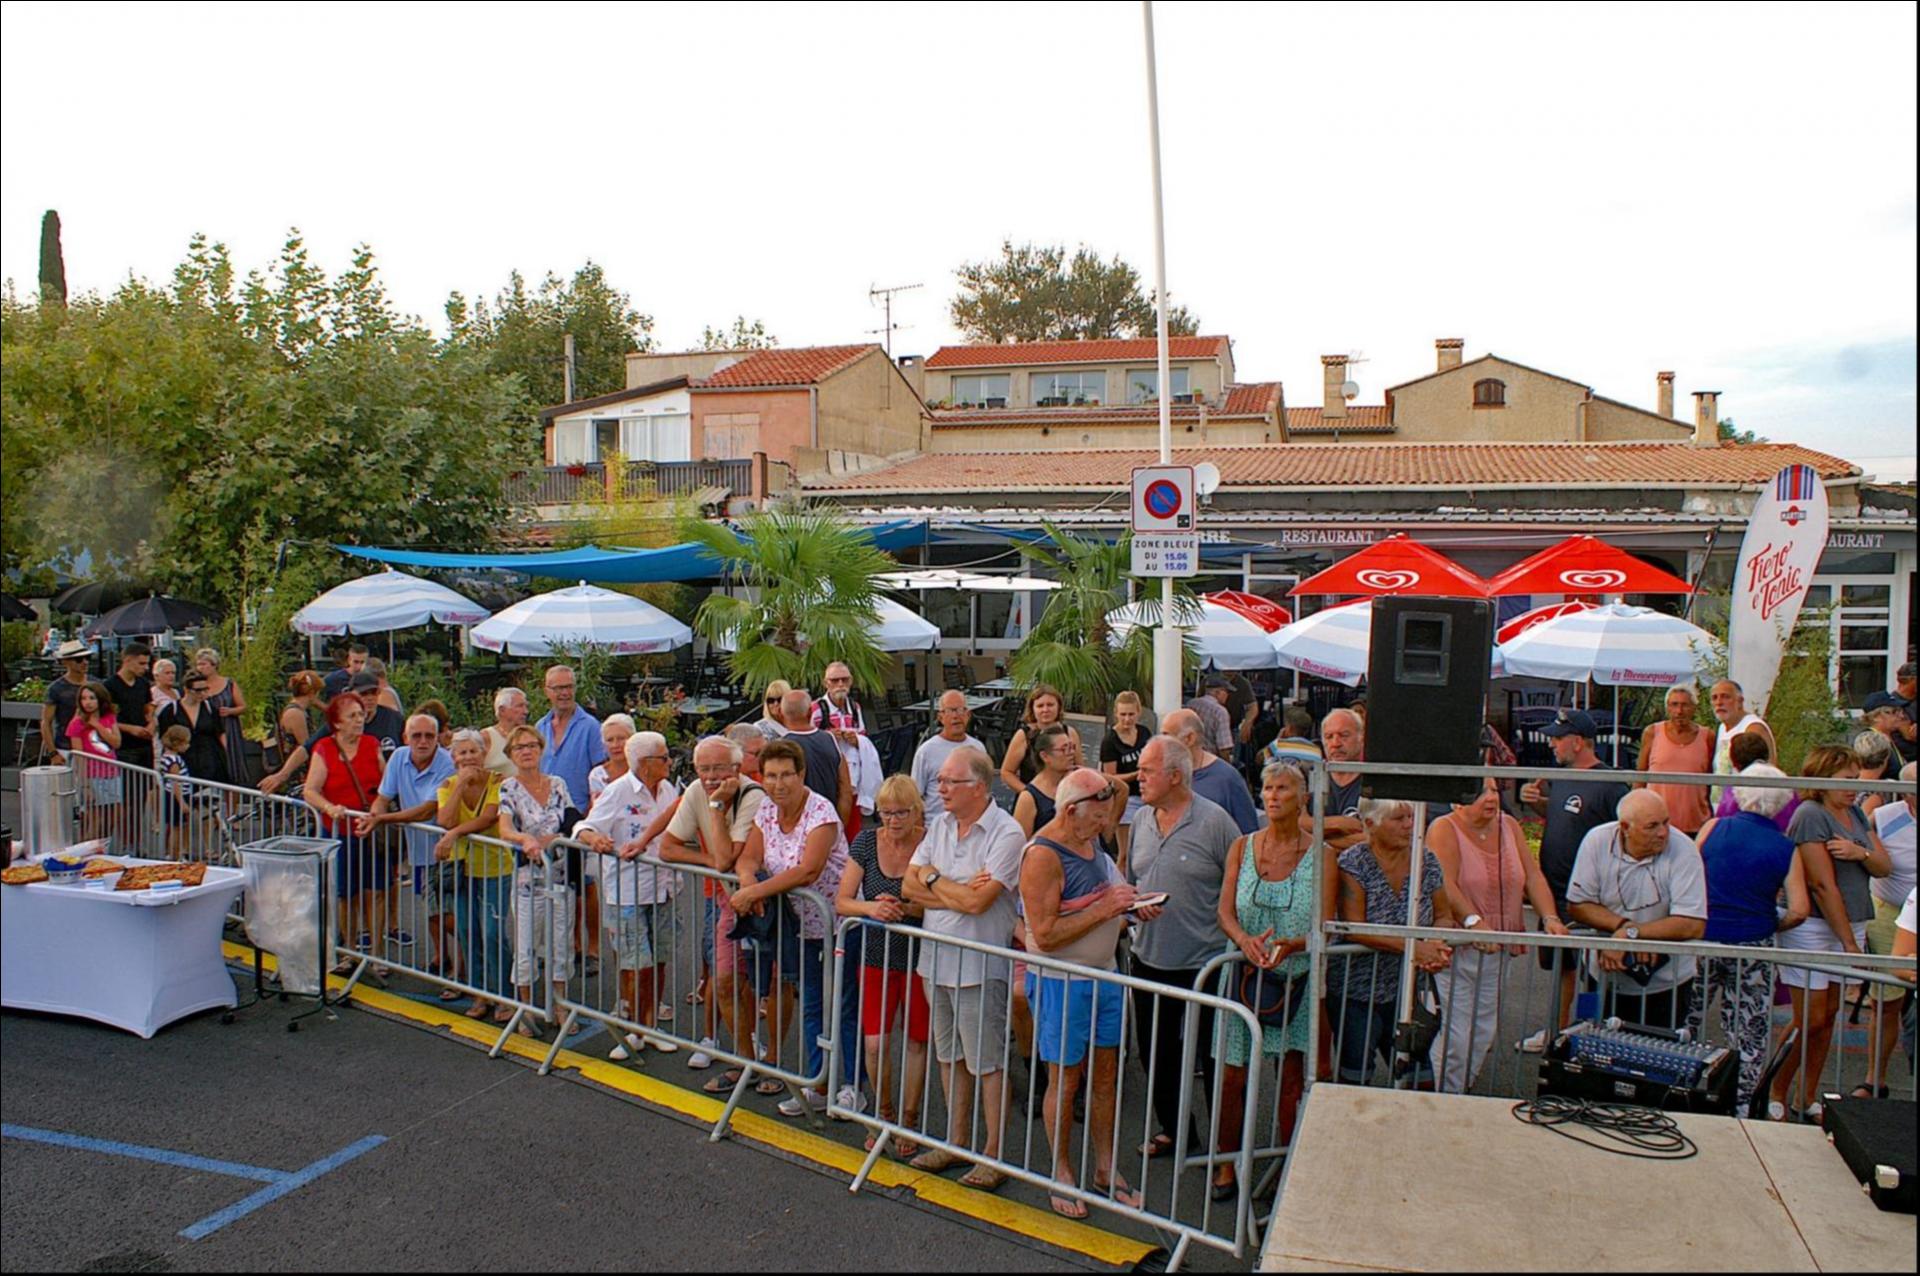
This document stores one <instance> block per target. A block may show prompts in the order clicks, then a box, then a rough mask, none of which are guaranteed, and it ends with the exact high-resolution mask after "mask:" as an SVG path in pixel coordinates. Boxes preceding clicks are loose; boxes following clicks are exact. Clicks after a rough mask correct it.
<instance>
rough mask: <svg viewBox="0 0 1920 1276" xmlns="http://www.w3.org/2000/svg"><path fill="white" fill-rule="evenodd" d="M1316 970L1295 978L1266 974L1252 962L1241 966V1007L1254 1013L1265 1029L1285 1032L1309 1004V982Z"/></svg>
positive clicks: (1238, 990)
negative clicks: (1300, 1010) (1293, 1017)
mask: <svg viewBox="0 0 1920 1276" xmlns="http://www.w3.org/2000/svg"><path fill="white" fill-rule="evenodd" d="M1311 973H1312V967H1308V968H1307V969H1306V970H1302V971H1299V972H1297V973H1295V974H1292V975H1283V974H1281V973H1280V972H1279V971H1278V970H1263V969H1262V968H1260V967H1259V966H1256V965H1254V964H1253V963H1251V962H1244V963H1242V964H1241V966H1240V981H1239V983H1238V984H1237V985H1236V987H1235V989H1234V991H1235V993H1236V994H1237V995H1238V998H1239V1001H1240V1004H1241V1005H1243V1006H1245V1007H1246V1008H1247V1009H1248V1010H1251V1011H1252V1012H1253V1017H1254V1018H1255V1019H1258V1020H1259V1021H1260V1026H1261V1027H1263V1028H1283V1027H1285V1026H1286V1023H1287V1020H1288V1018H1290V1017H1291V1016H1292V1015H1293V1014H1294V1012H1295V1011H1296V1010H1297V1009H1298V1008H1299V1007H1301V1006H1303V1005H1304V1004H1306V989H1307V978H1308V976H1309V975H1310V974H1311Z"/></svg>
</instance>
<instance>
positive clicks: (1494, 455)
mask: <svg viewBox="0 0 1920 1276" xmlns="http://www.w3.org/2000/svg"><path fill="white" fill-rule="evenodd" d="M1158 459H1159V453H1158V452H1157V451H1152V450H1149V449H1145V448H1141V449H1114V450H1110V451H1084V452H1066V451H1058V452H944V453H941V452H936V453H928V454H926V455H923V456H919V457H915V458H914V459H913V460H910V461H905V462H903V463H901V464H899V465H895V466H891V467H889V468H887V469H883V470H871V471H868V472H867V473H864V474H845V475H820V476H815V477H813V478H811V479H808V480H806V481H805V486H806V487H808V488H809V489H810V490H813V491H817V492H835V491H840V492H847V493H860V492H942V491H947V492H957V491H974V492H989V493H991V492H1014V491H1071V490H1093V491H1102V492H1105V491H1113V490H1116V489H1118V488H1121V487H1124V486H1125V485H1126V483H1127V477H1128V475H1129V474H1130V473H1131V472H1132V470H1133V468H1134V467H1135V466H1138V465H1151V464H1155V463H1156V462H1157V461H1158ZM1176 459H1177V460H1178V459H1185V460H1192V461H1203V460H1204V461H1212V462H1213V463H1214V464H1216V465H1218V466H1219V467H1220V475H1221V482H1222V483H1223V485H1225V486H1229V487H1246V488H1301V487H1308V488H1311V487H1349V488H1363V487H1371V488H1383V487H1412V488H1422V487H1431V488H1488V489H1494V488H1502V487H1557V486H1564V487H1568V488H1583V487H1589V488H1590V487H1615V488H1618V487H1627V488H1633V487H1693V486H1702V485H1707V486H1745V487H1753V486H1758V485H1759V484H1761V483H1764V482H1766V481H1767V480H1768V479H1770V478H1772V477H1773V475H1774V473H1775V472H1776V471H1778V470H1779V468H1780V467H1781V466H1782V465H1787V464H1790V463H1794V462H1800V463H1804V464H1808V465H1812V466H1813V467H1814V468H1815V469H1817V470H1818V471H1819V472H1820V474H1821V476H1822V477H1823V478H1829V479H1833V478H1851V477H1857V476H1858V475H1859V474H1860V470H1859V468H1858V467H1857V466H1855V465H1853V464H1852V463H1850V462H1847V461H1843V460H1841V459H1839V458H1838V457H1833V456H1827V455H1825V454H1824V453H1820V452H1814V451H1811V450H1809V449H1807V448H1803V447H1799V446H1797V445H1794V444H1788V443H1755V444H1750V445H1747V446H1733V445H1724V446H1721V447H1695V446H1693V445H1692V444H1691V443H1536V444H1529V445H1527V446H1525V447H1518V446H1515V445H1514V444H1511V443H1444V444H1438V443H1436V444H1429V443H1418V444H1416V443H1319V444H1316V443H1296V444H1275V445H1272V446H1266V447H1233V448H1205V449H1198V448H1196V449H1191V450H1187V451H1185V452H1182V453H1178V454H1176Z"/></svg>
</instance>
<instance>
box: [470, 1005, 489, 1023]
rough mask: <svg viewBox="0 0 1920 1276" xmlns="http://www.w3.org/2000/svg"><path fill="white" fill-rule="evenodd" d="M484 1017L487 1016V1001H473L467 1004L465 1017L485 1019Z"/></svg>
mask: <svg viewBox="0 0 1920 1276" xmlns="http://www.w3.org/2000/svg"><path fill="white" fill-rule="evenodd" d="M486 1017H487V1003H486V1002H484V1001H476V1002H474V1003H473V1004H472V1005H471V1006H468V1007H467V1018H469V1019H485V1018H486Z"/></svg>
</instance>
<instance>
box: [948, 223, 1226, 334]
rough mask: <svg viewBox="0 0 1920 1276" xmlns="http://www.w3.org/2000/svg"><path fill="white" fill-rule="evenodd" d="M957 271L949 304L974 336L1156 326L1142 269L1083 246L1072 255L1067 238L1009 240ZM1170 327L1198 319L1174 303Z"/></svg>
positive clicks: (1179, 330) (1185, 329)
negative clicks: (1143, 286)
mask: <svg viewBox="0 0 1920 1276" xmlns="http://www.w3.org/2000/svg"><path fill="white" fill-rule="evenodd" d="M955 273H956V274H958V275H959V277H960V294H959V296H957V297H955V298H954V299H953V301H952V303H951V305H950V307H949V310H950V313H951V314H952V317H953V322H954V325H955V326H956V327H958V328H959V329H960V331H962V332H963V333H965V334H966V335H967V336H968V337H970V338H972V339H973V340H975V341H991V342H1005V341H1093V340H1101V339H1105V338H1112V337H1150V336H1153V335H1154V333H1155V332H1156V331H1157V325H1156V321H1155V317H1154V309H1153V299H1152V298H1151V297H1150V296H1149V295H1147V294H1146V293H1145V292H1143V291H1142V290H1141V286H1140V272H1139V271H1137V270H1135V269H1134V268H1133V267H1132V266H1129V265H1128V264H1127V263H1126V262H1124V261H1122V260H1120V258H1119V257H1118V256H1115V257H1114V258H1113V259H1112V260H1111V261H1102V260H1101V259H1100V256H1099V254H1097V253H1095V252H1094V251H1093V250H1092V249H1091V248H1088V247H1086V246H1085V245H1082V246H1081V247H1079V248H1077V249H1075V250H1074V252H1073V254H1072V255H1071V256H1069V255H1068V253H1067V249H1066V247H1065V246H1064V245H1054V244H1019V245H1015V244H1014V243H1013V241H1011V240H1007V241H1004V242H1002V244H1001V245H1000V255H999V257H997V258H987V259H985V260H982V261H972V262H967V263H965V264H964V265H962V266H961V267H960V269H959V270H958V271H957V272H955ZM1167 330H1168V332H1170V333H1171V334H1172V335H1174V336H1192V335H1193V334H1194V333H1196V332H1198V331H1199V330H1200V321H1199V320H1198V319H1196V318H1195V317H1194V316H1193V315H1192V314H1191V313H1189V312H1188V310H1187V309H1186V307H1184V306H1175V307H1173V308H1172V310H1170V311H1169V312H1168V315H1167Z"/></svg>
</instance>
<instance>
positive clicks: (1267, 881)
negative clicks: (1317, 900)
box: [1213, 761, 1339, 1201]
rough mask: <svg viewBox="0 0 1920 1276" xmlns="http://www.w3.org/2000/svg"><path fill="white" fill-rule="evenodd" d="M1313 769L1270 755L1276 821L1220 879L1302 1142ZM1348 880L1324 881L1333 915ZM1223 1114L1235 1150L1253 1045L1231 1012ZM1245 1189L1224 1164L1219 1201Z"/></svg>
mask: <svg viewBox="0 0 1920 1276" xmlns="http://www.w3.org/2000/svg"><path fill="white" fill-rule="evenodd" d="M1306 788H1307V780H1306V773H1305V772H1303V771H1302V770H1301V769H1300V767H1299V765H1298V764H1297V763H1294V762H1292V761H1280V762H1269V763H1268V764H1267V765H1266V767H1265V768H1264V769H1263V770H1262V771H1261V772H1260V804H1261V807H1262V808H1263V810H1264V812H1265V814H1266V817H1267V823H1266V827H1264V828H1262V829H1259V830H1257V831H1256V832H1253V833H1249V834H1247V835H1245V836H1244V837H1242V838H1241V839H1240V840H1239V841H1237V842H1235V843H1234V844H1233V847H1232V849H1231V850H1229V851H1228V852H1227V872H1226V877H1225V879H1224V880H1223V881H1222V883H1221V886H1220V929H1221V930H1223V931H1225V932H1226V933H1227V939H1228V940H1229V941H1231V942H1232V944H1233V946H1234V947H1236V948H1238V949H1239V950H1240V952H1241V955H1242V956H1244V957H1245V958H1246V964H1245V965H1243V966H1239V967H1228V970H1229V971H1230V972H1231V974H1232V977H1233V981H1234V982H1233V988H1232V991H1233V993H1234V994H1235V995H1236V997H1237V999H1238V1000H1239V1001H1240V1002H1242V1003H1243V1004H1245V1005H1246V1006H1247V1007H1248V1008H1249V1009H1251V1010H1252V1011H1253V1012H1254V1014H1255V1016H1257V1017H1258V1018H1259V1020H1260V1056H1261V1059H1262V1061H1263V1062H1264V1061H1265V1060H1267V1059H1279V1060H1280V1061H1281V1062H1280V1142H1281V1143H1282V1144H1283V1145H1285V1144H1289V1143H1292V1142H1293V1122H1294V1118H1295V1116H1296V1115H1297V1114H1298V1110H1299V1107H1300V1091H1301V1089H1302V1088H1303V1086H1304V1084H1305V1077H1306V1052H1307V1037H1308V1035H1309V1034H1310V1033H1312V1031H1313V1016H1312V1015H1311V1014H1310V1013H1308V1008H1309V1006H1310V1005H1311V1002H1312V999H1311V998H1310V997H1308V995H1307V983H1306V981H1307V975H1308V970H1309V964H1308V960H1307V938H1308V936H1309V935H1310V934H1312V932H1313V875H1314V867H1315V866H1314V855H1313V850H1312V847H1311V842H1312V838H1311V837H1310V836H1309V835H1308V834H1307V833H1306V832H1305V831H1303V830H1302V829H1301V827H1300V813H1301V812H1302V811H1303V810H1305V809H1306ZM1338 880H1339V879H1338V877H1337V876H1336V875H1335V874H1332V873H1328V874H1327V877H1326V881H1325V883H1324V884H1323V886H1322V890H1323V893H1324V894H1325V896H1326V900H1325V903H1324V905H1323V914H1324V915H1325V916H1327V917H1331V916H1333V915H1334V908H1335V901H1336V891H1335V887H1336V885H1337V883H1338ZM1221 1020H1222V1022H1223V1023H1224V1024H1225V1025H1226V1036H1225V1040H1224V1041H1223V1042H1222V1045H1221V1053H1220V1056H1219V1058H1220V1062H1221V1064H1222V1065H1224V1066H1223V1068H1222V1070H1221V1074H1220V1115H1219V1121H1218V1124H1217V1125H1216V1127H1215V1129H1214V1133H1213V1148H1214V1151H1215V1152H1216V1153H1219V1154H1220V1155H1222V1156H1227V1157H1231V1156H1232V1154H1234V1153H1236V1152H1238V1151H1239V1150H1240V1126H1241V1122H1242V1120H1243V1118H1244V1115H1245V1111H1246V1102H1247V1067H1248V1064H1249V1063H1250V1062H1251V1056H1252V1053H1253V1042H1252V1040H1251V1039H1250V1037H1249V1035H1248V1033H1247V1029H1246V1025H1245V1024H1243V1023H1241V1022H1240V1019H1239V1017H1238V1016H1237V1015H1222V1016H1221ZM1237 1190H1238V1184H1237V1183H1236V1182H1235V1177H1234V1169H1233V1163H1232V1161H1231V1160H1227V1161H1225V1162H1222V1163H1221V1164H1218V1165H1216V1166H1215V1167H1214V1171H1213V1199H1214V1200H1216V1201H1226V1200H1231V1199H1233V1196H1234V1194H1235V1192H1236V1191H1237Z"/></svg>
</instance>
